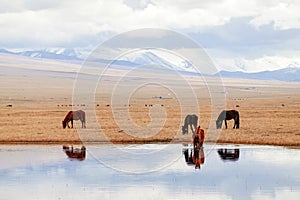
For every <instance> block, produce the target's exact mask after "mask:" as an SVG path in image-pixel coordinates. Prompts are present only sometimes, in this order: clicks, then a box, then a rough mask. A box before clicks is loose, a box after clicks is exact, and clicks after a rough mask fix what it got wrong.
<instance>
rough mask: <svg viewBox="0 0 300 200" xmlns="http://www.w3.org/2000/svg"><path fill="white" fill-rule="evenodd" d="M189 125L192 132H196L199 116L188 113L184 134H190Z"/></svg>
mask: <svg viewBox="0 0 300 200" xmlns="http://www.w3.org/2000/svg"><path fill="white" fill-rule="evenodd" d="M188 125H190V128H191V130H192V132H193V133H194V132H195V130H196V128H197V126H198V116H197V115H187V116H186V117H185V119H184V125H183V126H182V134H188V132H189V131H188Z"/></svg>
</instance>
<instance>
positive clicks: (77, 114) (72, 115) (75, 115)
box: [62, 110, 86, 128]
mask: <svg viewBox="0 0 300 200" xmlns="http://www.w3.org/2000/svg"><path fill="white" fill-rule="evenodd" d="M73 120H80V121H81V124H82V128H86V126H85V112H84V111H82V110H76V111H70V112H68V114H67V115H66V117H65V119H64V121H62V125H63V128H66V127H67V126H68V128H70V126H69V122H71V125H72V126H71V128H73Z"/></svg>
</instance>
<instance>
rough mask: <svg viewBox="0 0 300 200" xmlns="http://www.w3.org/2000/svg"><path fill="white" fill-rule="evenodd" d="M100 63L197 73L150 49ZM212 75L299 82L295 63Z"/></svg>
mask: <svg viewBox="0 0 300 200" xmlns="http://www.w3.org/2000/svg"><path fill="white" fill-rule="evenodd" d="M0 53H5V54H13V55H19V56H27V57H31V58H44V59H54V60H70V61H71V60H75V61H76V60H77V61H83V60H84V56H83V54H82V53H81V52H79V51H77V50H75V49H71V48H53V49H42V50H27V51H20V52H12V51H8V50H6V49H0ZM97 62H101V63H113V64H115V65H119V66H127V67H136V66H139V65H153V64H156V65H163V66H166V67H168V68H171V69H176V70H177V71H180V72H182V73H187V74H190V75H196V74H197V75H199V74H198V73H196V72H195V71H194V69H193V67H192V65H191V64H190V63H189V62H187V61H184V60H178V59H177V60H176V59H172V57H171V58H168V57H163V56H161V55H158V54H157V53H155V52H152V51H144V52H142V53H139V54H133V55H128V56H125V57H122V59H120V60H114V61H112V60H105V59H101V58H100V59H97ZM214 76H221V77H228V78H244V79H256V80H257V79H258V80H280V81H288V82H300V67H298V66H296V65H292V64H291V65H288V66H287V67H285V68H282V69H278V70H273V71H260V72H255V73H249V72H245V71H225V70H221V71H219V72H218V73H217V74H214Z"/></svg>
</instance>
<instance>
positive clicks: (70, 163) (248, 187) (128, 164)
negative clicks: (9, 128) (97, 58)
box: [0, 144, 300, 200]
mask: <svg viewBox="0 0 300 200" xmlns="http://www.w3.org/2000/svg"><path fill="white" fill-rule="evenodd" d="M193 153H194V152H192V148H190V146H184V145H181V144H172V145H166V144H146V145H115V146H110V145H92V146H86V150H85V149H84V148H83V149H73V151H72V149H69V148H65V149H63V147H62V146H0V163H1V164H0V199H22V200H24V199H89V200H90V199H285V200H287V199H289V200H290V199H299V198H300V170H299V169H300V150H295V149H287V148H284V147H272V146H247V145H215V146H214V145H209V144H205V145H204V148H203V149H201V150H200V152H199V153H198V155H199V157H198V159H196V161H199V162H198V164H199V163H200V169H195V164H194V163H193V159H192V158H193V157H191V154H192V155H193ZM194 161H195V159H194Z"/></svg>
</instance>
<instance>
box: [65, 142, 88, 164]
mask: <svg viewBox="0 0 300 200" xmlns="http://www.w3.org/2000/svg"><path fill="white" fill-rule="evenodd" d="M63 150H64V152H65V153H66V155H67V156H68V158H70V160H79V161H83V160H84V159H85V157H86V148H85V146H82V147H81V148H74V147H73V146H65V145H64V146H63Z"/></svg>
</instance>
